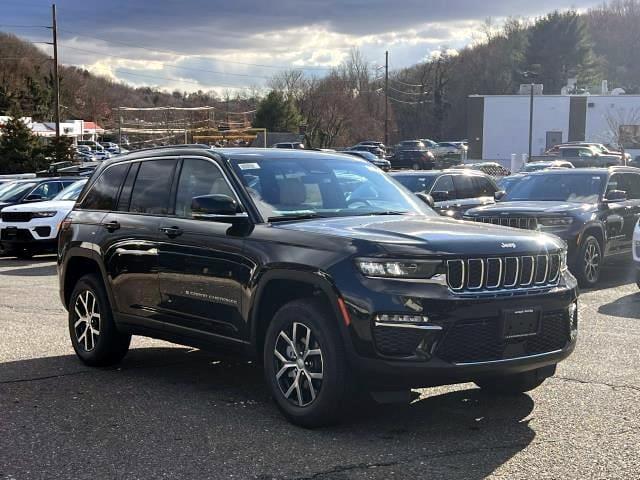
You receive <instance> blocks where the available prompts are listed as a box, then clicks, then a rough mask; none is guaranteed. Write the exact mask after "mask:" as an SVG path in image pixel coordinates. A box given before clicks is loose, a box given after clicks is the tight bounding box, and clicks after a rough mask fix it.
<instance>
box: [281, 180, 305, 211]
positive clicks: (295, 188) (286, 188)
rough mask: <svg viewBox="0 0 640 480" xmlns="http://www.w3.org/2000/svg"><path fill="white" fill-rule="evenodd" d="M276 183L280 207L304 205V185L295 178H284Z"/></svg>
mask: <svg viewBox="0 0 640 480" xmlns="http://www.w3.org/2000/svg"><path fill="white" fill-rule="evenodd" d="M278 183H279V187H280V204H281V205H301V204H302V203H304V201H305V199H306V197H307V192H306V189H305V188H304V183H302V182H301V181H300V180H298V179H297V178H285V179H284V180H282V181H281V182H278Z"/></svg>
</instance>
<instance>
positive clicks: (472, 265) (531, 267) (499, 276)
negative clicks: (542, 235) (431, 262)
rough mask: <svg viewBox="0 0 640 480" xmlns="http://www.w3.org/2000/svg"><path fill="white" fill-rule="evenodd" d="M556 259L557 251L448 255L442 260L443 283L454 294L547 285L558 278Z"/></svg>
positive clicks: (524, 288) (557, 262)
mask: <svg viewBox="0 0 640 480" xmlns="http://www.w3.org/2000/svg"><path fill="white" fill-rule="evenodd" d="M560 260H561V256H560V254H559V253H548V254H537V255H520V256H513V255H512V256H509V257H483V258H478V257H474V258H456V259H450V260H447V262H446V266H447V286H448V287H449V290H450V291H452V292H453V293H455V294H465V293H468V294H478V293H483V292H486V293H497V292H502V291H505V292H509V291H511V292H525V293H526V291H532V290H539V289H541V288H551V287H554V286H556V285H557V284H558V282H559V280H560ZM452 282H456V284H453V283H452ZM458 282H459V283H458ZM507 282H509V283H507Z"/></svg>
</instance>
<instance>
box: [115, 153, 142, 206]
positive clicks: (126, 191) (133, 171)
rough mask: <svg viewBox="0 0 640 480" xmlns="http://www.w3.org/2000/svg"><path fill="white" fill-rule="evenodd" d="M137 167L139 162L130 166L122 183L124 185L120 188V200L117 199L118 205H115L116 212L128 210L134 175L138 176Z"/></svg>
mask: <svg viewBox="0 0 640 480" xmlns="http://www.w3.org/2000/svg"><path fill="white" fill-rule="evenodd" d="M139 167H140V162H135V163H132V164H131V168H130V169H129V173H128V174H127V178H126V180H125V181H124V185H123V186H122V192H121V193H120V198H119V199H118V205H116V210H117V211H118V212H126V211H128V210H129V202H130V201H131V190H133V182H135V180H136V175H137V174H138V168H139Z"/></svg>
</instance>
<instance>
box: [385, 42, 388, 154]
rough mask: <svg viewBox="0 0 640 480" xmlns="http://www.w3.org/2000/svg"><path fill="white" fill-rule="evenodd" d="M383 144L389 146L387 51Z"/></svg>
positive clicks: (386, 53)
mask: <svg viewBox="0 0 640 480" xmlns="http://www.w3.org/2000/svg"><path fill="white" fill-rule="evenodd" d="M384 144H385V146H387V147H388V146H389V51H388V50H387V51H386V52H384Z"/></svg>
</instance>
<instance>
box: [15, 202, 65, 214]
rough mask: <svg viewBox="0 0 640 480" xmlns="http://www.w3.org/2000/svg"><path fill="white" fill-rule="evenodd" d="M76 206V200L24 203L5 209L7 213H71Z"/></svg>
mask: <svg viewBox="0 0 640 480" xmlns="http://www.w3.org/2000/svg"><path fill="white" fill-rule="evenodd" d="M75 204H76V202H75V200H49V201H46V202H33V203H23V204H20V205H13V206H11V207H7V208H5V210H4V211H5V212H44V211H48V210H68V211H70V210H71V209H72V208H73V206H74V205H75Z"/></svg>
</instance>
